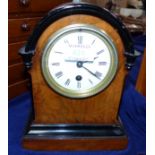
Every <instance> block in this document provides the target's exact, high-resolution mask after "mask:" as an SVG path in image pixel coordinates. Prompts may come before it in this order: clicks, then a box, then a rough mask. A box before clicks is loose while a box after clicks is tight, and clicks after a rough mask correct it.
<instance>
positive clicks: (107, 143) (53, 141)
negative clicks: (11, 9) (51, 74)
mask: <svg viewBox="0 0 155 155" xmlns="http://www.w3.org/2000/svg"><path fill="white" fill-rule="evenodd" d="M69 5H71V6H72V4H69ZM79 5H80V6H81V4H79ZM82 5H87V6H90V5H88V4H82ZM66 6H67V5H66ZM77 6H78V5H77ZM74 7H75V5H74ZM82 7H83V6H82ZM95 7H96V6H95ZM65 8H67V7H64V11H65ZM68 8H69V7H68ZM58 9H62V7H60V8H58ZM72 9H73V8H72ZM72 9H71V10H72ZM56 10H57V9H56ZM71 10H70V15H74V9H73V10H72V11H71ZM79 10H80V9H79ZM88 10H89V7H88ZM99 11H100V10H98V12H99ZM62 12H63V11H62ZM72 12H73V13H72ZM50 14H52V13H49V15H50ZM58 14H59V13H58ZM62 14H63V13H62ZM79 14H81V12H79ZM79 14H78V13H77V12H76V13H75V16H76V17H77V16H78V15H79ZM86 14H87V13H86ZM70 15H68V17H69V16H70ZM86 16H87V15H86ZM89 16H93V15H91V14H89V15H88V16H87V17H89ZM63 17H64V16H63V15H62V18H63ZM68 17H67V15H66V18H68ZM59 18H60V16H59ZM64 18H65V17H64ZM80 18H81V17H80ZM80 18H79V19H80ZM97 18H98V17H97ZM73 19H76V18H74V17H73V18H71V19H70V22H71V21H72V22H73V23H74V21H73ZM85 19H87V18H84V20H85ZM60 20H61V19H60ZM45 21H46V20H45ZM94 22H95V21H94ZM53 23H54V21H53ZM51 25H52V23H51ZM46 26H47V25H46ZM48 26H49V25H48ZM114 29H115V28H114ZM43 30H45V29H43ZM36 32H37V31H36ZM39 32H41V31H39ZM36 36H37V35H36ZM117 37H118V38H119V39H118V38H117ZM34 38H35V37H33V39H34ZM31 39H32V38H31ZM31 39H30V40H31ZM115 39H116V40H115ZM36 40H37V39H36ZM36 40H34V41H32V43H34V42H35V41H36ZM113 40H115V41H116V44H119V43H117V42H120V41H121V42H122V41H124V40H122V39H121V37H120V36H118V35H116V36H115V37H114V38H113ZM37 42H38V43H37V44H39V43H40V42H41V41H40V39H39V41H38V40H37ZM29 43H30V41H28V44H27V45H26V47H27V48H24V50H25V53H27V56H28V59H29V60H30V59H31V58H32V56H33V55H34V49H33V48H36V45H35V44H34V45H35V47H33V46H34V45H30V44H29ZM130 43H131V42H130ZM39 46H40V45H39ZM39 46H37V48H36V51H37V52H36V53H35V56H34V58H33V68H32V69H31V70H30V74H31V76H32V83H33V85H32V87H33V96H34V102H35V105H34V106H35V107H34V108H35V120H34V123H33V124H32V125H31V127H30V130H29V131H28V133H27V134H26V136H25V137H24V141H23V146H24V147H25V148H28V149H35V150H40V149H41V150H102V149H106V150H111V149H123V148H125V147H126V146H127V137H126V134H125V132H124V129H123V127H122V124H121V122H120V121H119V120H118V119H117V113H118V108H119V102H120V98H121V93H122V90H123V82H124V79H125V75H126V70H125V57H124V55H123V54H124V53H123V52H124V44H123V43H121V44H120V46H117V48H118V50H119V60H121V61H120V62H119V68H118V73H117V77H115V80H116V81H117V80H118V82H113V83H114V84H113V86H114V87H113V88H114V89H116V87H117V88H118V87H120V88H119V95H118V97H116V96H117V95H114V96H113V97H112V98H113V99H114V100H115V98H117V103H116V104H114V105H113V104H112V103H109V104H110V105H109V107H112V108H114V109H115V114H112V117H110V119H109V118H105V119H101V121H100V119H99V118H98V119H97V120H96V118H94V119H92V120H91V119H89V118H88V120H87V118H86V119H85V120H84V121H80V119H77V120H76V121H73V120H70V117H72V116H71V115H68V116H67V115H65V114H64V113H61V110H60V113H59V114H61V115H60V117H59V118H58V119H56V121H55V118H54V117H53V118H52V119H53V121H51V117H50V116H51V112H49V111H47V115H44V114H45V113H44V112H45V111H46V110H45V111H44V110H42V109H46V106H44V105H43V102H46V97H45V98H42V97H41V98H42V99H43V100H41V101H40V99H41V98H39V97H38V96H39V95H38V94H39V93H40V92H39V91H40V88H39V87H37V85H40V84H41V83H40V82H42V81H36V79H37V78H38V77H39V79H40V75H41V73H39V74H35V73H36V72H35V71H36V70H40V64H39V63H38V60H40V59H41V52H38V51H39ZM26 49H27V52H26ZM128 50H129V49H128ZM130 50H131V49H130ZM31 52H32V53H31ZM21 53H22V54H23V53H24V52H21ZM130 53H131V54H130V55H132V50H131V51H130ZM37 56H39V58H37ZM131 57H132V56H131ZM131 57H130V58H129V57H127V58H128V61H129V60H130V59H131ZM132 58H133V57H132ZM28 59H27V60H28ZM131 61H132V62H133V59H132V60H131ZM26 66H27V68H29V67H31V61H30V63H29V64H28V63H27V65H26ZM41 78H42V77H41ZM42 80H43V79H42ZM43 84H44V85H45V83H43ZM117 84H119V85H120V86H117ZM47 89H48V91H51V90H50V88H48V87H47V88H46V90H47ZM115 91H116V90H115ZM42 95H43V94H42ZM52 96H53V99H52V98H51V100H54V99H55V98H61V99H62V98H63V99H62V100H61V101H63V102H61V103H63V104H64V103H65V102H68V101H69V99H67V98H64V97H60V96H59V95H57V94H55V92H52ZM97 96H98V95H97ZM97 96H94V97H91V98H90V99H88V101H87V105H88V103H89V102H90V101H91V103H93V102H95V100H96V99H97V100H98V99H99V98H98V97H97ZM100 97H101V98H102V97H103V96H100ZM109 97H111V94H109ZM101 98H100V99H101ZM113 99H112V100H113ZM65 100H66V101H65ZM85 101H86V100H85ZM41 102H42V103H41ZM73 102H74V103H73V104H74V105H75V103H77V100H75V101H73ZM79 104H82V103H80V102H79ZM79 104H77V106H76V105H75V108H77V109H78V105H79ZM47 105H48V104H47ZM84 106H86V104H84ZM102 106H103V105H101V104H100V105H98V108H99V109H101V108H103V107H102ZM113 106H114V107H113ZM49 107H51V106H50V105H49ZM47 108H48V106H47ZM53 108H56V109H57V108H58V109H59V108H65V107H61V106H60V107H59V106H57V105H56V106H55V105H53ZM106 108H107V109H108V107H106ZM53 110H54V109H53ZM85 110H86V109H85ZM79 111H80V110H79ZM112 111H113V110H112ZM52 112H53V111H52ZM81 112H82V111H81ZM83 112H84V111H83ZM97 113H98V111H97ZM101 113H102V112H101ZM105 113H106V111H105ZM107 113H109V115H110V113H111V110H110V111H109V110H108V111H107ZM77 116H78V117H81V116H80V114H79V115H77ZM77 116H76V117H77ZM106 116H108V114H106ZM62 117H67V121H64V119H62ZM76 117H75V118H76ZM91 118H92V117H91ZM61 119H62V120H61ZM108 119H109V120H108ZM116 119H117V120H116ZM58 120H59V121H58ZM42 122H43V124H42ZM57 123H58V124H57ZM63 123H65V125H66V124H68V125H66V126H65V125H64V126H63V128H64V127H67V128H69V130H65V131H73V132H74V131H77V129H78V127H79V126H81V127H83V130H84V131H85V132H86V131H87V132H88V135H89V134H90V133H91V131H92V130H85V129H91V128H92V127H94V126H95V125H97V128H96V130H93V132H94V133H98V130H99V128H100V127H101V126H102V125H103V126H102V127H103V128H102V129H103V130H102V131H103V133H102V136H99V137H97V136H96V135H95V136H96V137H95V138H93V137H92V136H91V134H92V133H91V134H90V135H89V136H87V134H86V137H81V138H80V137H79V136H78V135H76V136H77V137H76V136H75V135H74V134H73V135H74V136H72V134H70V135H69V137H64V135H63V133H61V132H60V131H61V129H63V128H62V127H61V125H63ZM74 123H76V124H75V126H74ZM95 123H97V124H95ZM70 124H72V125H73V126H74V127H73V126H70ZM53 125H58V126H53ZM59 125H60V126H59ZM100 125H101V126H100ZM109 125H110V128H108V130H106V132H104V129H107V126H108V127H109ZM53 127H54V129H55V127H56V129H58V130H56V132H57V133H60V135H59V136H60V137H57V138H54V137H53V134H52V131H54V130H53ZM72 127H73V128H72ZM117 127H119V130H116V129H117ZM65 129H66V128H65ZM40 131H43V134H40ZM79 131H82V130H79ZM110 131H111V132H110ZM120 131H121V134H120V133H119V132H120ZM89 132H90V133H89ZM109 132H110V133H111V134H112V133H115V135H112V136H110V135H109V136H106V135H108V133H109ZM61 134H62V136H61ZM81 134H84V133H81ZM105 134H106V135H105ZM119 134H120V136H119ZM63 137H64V138H63ZM60 139H61V140H60ZM45 142H47V145H46V146H45ZM58 143H59V145H58ZM86 144H87V145H86ZM99 146H100V147H99Z"/></svg>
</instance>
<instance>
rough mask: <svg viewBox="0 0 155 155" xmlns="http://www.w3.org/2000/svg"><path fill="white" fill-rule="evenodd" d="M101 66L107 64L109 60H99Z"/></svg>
mask: <svg viewBox="0 0 155 155" xmlns="http://www.w3.org/2000/svg"><path fill="white" fill-rule="evenodd" d="M98 64H99V65H100V66H105V65H106V64H107V62H106V61H101V62H99V63H98Z"/></svg>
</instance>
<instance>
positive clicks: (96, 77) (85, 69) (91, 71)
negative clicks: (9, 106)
mask: <svg viewBox="0 0 155 155" xmlns="http://www.w3.org/2000/svg"><path fill="white" fill-rule="evenodd" d="M82 68H84V69H85V70H87V71H88V72H89V73H90V74H92V75H93V76H95V77H96V78H97V79H99V80H101V79H100V78H99V77H98V76H97V75H96V74H95V73H93V72H92V71H90V70H89V69H88V68H86V67H84V66H82Z"/></svg>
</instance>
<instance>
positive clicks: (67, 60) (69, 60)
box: [65, 59, 94, 63]
mask: <svg viewBox="0 0 155 155" xmlns="http://www.w3.org/2000/svg"><path fill="white" fill-rule="evenodd" d="M65 62H81V63H93V62H94V61H87V60H86V61H79V60H71V59H66V60H65Z"/></svg>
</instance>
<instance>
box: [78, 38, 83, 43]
mask: <svg viewBox="0 0 155 155" xmlns="http://www.w3.org/2000/svg"><path fill="white" fill-rule="evenodd" d="M82 42H83V36H78V44H82Z"/></svg>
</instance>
